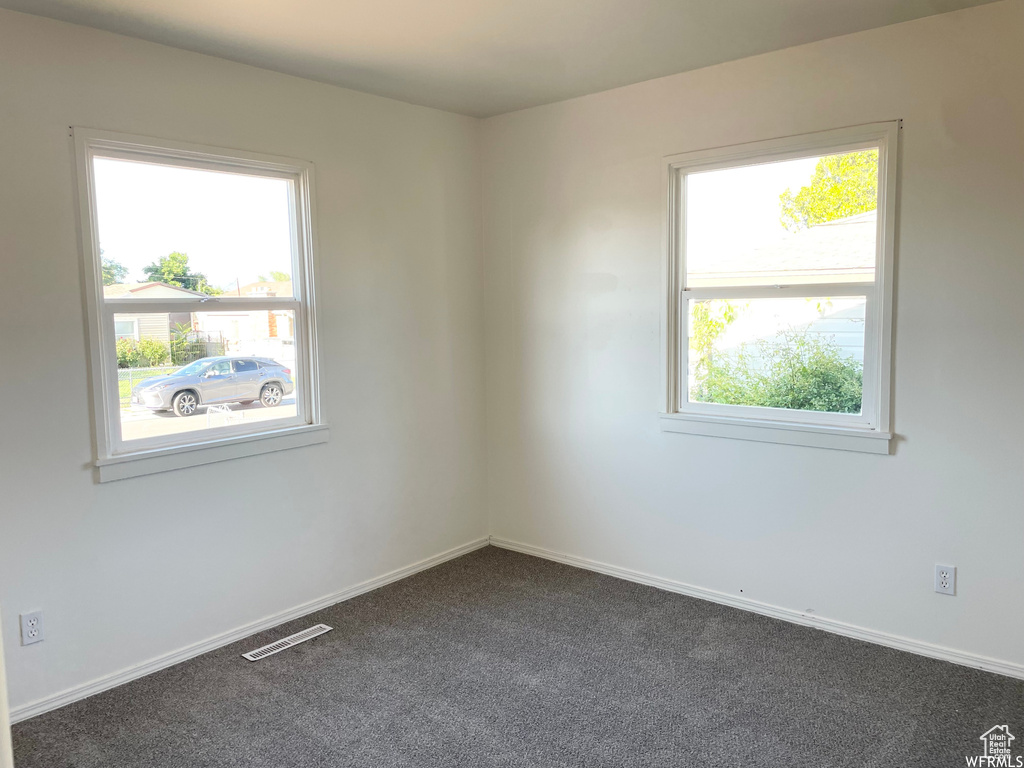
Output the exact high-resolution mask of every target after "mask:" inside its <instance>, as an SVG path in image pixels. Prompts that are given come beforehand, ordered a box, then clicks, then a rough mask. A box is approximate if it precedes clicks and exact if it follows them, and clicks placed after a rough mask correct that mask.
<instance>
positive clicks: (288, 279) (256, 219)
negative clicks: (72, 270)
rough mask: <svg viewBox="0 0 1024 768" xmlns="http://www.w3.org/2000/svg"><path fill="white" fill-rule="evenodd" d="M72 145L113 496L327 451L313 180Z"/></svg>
mask: <svg viewBox="0 0 1024 768" xmlns="http://www.w3.org/2000/svg"><path fill="white" fill-rule="evenodd" d="M74 135H75V146H76V155H77V163H78V177H79V185H80V189H79V192H80V195H79V197H80V202H81V206H82V210H81V221H82V236H83V254H84V256H85V259H86V262H87V264H86V266H87V269H86V273H87V275H88V278H89V281H90V285H89V290H88V292H87V308H88V314H89V322H90V358H91V368H92V377H93V393H94V400H95V403H94V407H95V411H96V424H97V439H96V444H97V445H96V454H97V461H96V464H97V467H98V474H99V479H100V481H101V482H102V481H106V480H116V479H120V478H124V477H131V476H135V475H140V474H148V473H151V472H159V471H166V470H169V469H176V468H180V467H186V466H194V465H197V464H202V463H208V462H211V461H220V460H224V459H230V458H236V457H239V456H246V455H251V454H255V453H265V452H267V451H272V450H279V449H282V448H290V447H296V446H300V445H308V444H311V443H315V442H323V441H324V440H326V430H325V427H324V425H323V423H322V421H321V415H320V407H319V398H318V392H317V381H318V375H317V354H316V313H315V308H314V296H315V293H314V290H313V286H314V282H313V279H314V258H313V257H314V253H313V242H314V230H313V222H312V211H313V203H312V194H313V190H312V167H311V166H310V165H309V164H308V163H305V162H302V161H297V160H290V159H286V158H277V157H267V156H258V155H252V154H249V153H235V152H229V151H225V150H221V149H213V148H207V147H195V146H186V145H181V144H173V143H166V142H158V141H155V140H152V139H144V138H139V137H132V136H125V135H122V134H113V133H107V132H99V131H92V130H83V129H75V131H74Z"/></svg>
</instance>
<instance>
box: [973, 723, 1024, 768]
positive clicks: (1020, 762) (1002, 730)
mask: <svg viewBox="0 0 1024 768" xmlns="http://www.w3.org/2000/svg"><path fill="white" fill-rule="evenodd" d="M978 738H979V739H981V741H982V743H983V744H984V745H985V748H984V752H983V753H982V754H981V755H975V756H974V757H968V758H967V765H968V766H969V768H1024V756H1022V755H1017V756H1016V757H1014V756H1013V755H1012V754H1011V753H1010V742H1012V741H1013V740H1014V739H1015V738H1017V737H1016V736H1014V735H1013V734H1012V733H1010V728H1009V726H1006V725H996V726H993V727H991V728H989V729H988V730H987V731H985V732H984V733H983V734H981V736H979V737H978Z"/></svg>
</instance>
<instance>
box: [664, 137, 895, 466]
mask: <svg viewBox="0 0 1024 768" xmlns="http://www.w3.org/2000/svg"><path fill="white" fill-rule="evenodd" d="M899 131H900V122H899V121H898V120H897V121H891V122H884V123H871V124H867V125H859V126H852V127H849V128H840V129H837V130H830V131H821V132H818V133H811V134H805V135H801V136H791V137H786V138H780V139H771V140H768V141H758V142H752V143H749V144H742V145H737V146H730V147H722V148H717V149H706V150H699V151H696V152H686V153H683V154H678V155H671V156H669V157H666V158H665V189H666V193H667V205H666V212H667V216H666V227H665V264H664V281H665V295H666V301H665V305H664V306H665V310H664V313H663V317H662V339H663V345H664V347H663V354H662V380H663V384H664V400H663V402H662V404H661V408H660V411H661V414H662V415H661V427H662V430H663V431H666V432H684V433H688V434H698V435H708V436H712V437H731V438H736V439H742V440H756V441H763V442H774V443H787V444H792V445H805V446H815V447H822V448H837V449H844V450H852V451H863V452H867V453H888V452H889V441H890V440H891V438H892V432H891V431H890V430H891V427H890V422H891V414H890V398H891V392H890V389H891V359H892V351H891V350H892V283H893V280H892V275H893V258H894V250H895V229H896V182H897V151H898V143H899ZM873 148H877V149H878V153H879V154H878V172H879V183H878V225H877V226H878V229H877V241H876V249H875V250H876V263H875V279H874V281H873V282H871V283H850V282H844V283H818V284H813V285H804V284H801V285H792V286H786V285H778V286H767V287H761V286H737V287H724V286H723V287H717V288H706V287H689V286H687V284H686V237H685V228H686V221H685V218H686V204H685V203H686V177H687V175H688V174H690V173H695V172H702V171H711V170H721V169H726V168H737V167H743V166H750V165H757V164H760V163H769V162H778V161H782V160H794V159H798V158H805V157H817V156H821V155H827V154H838V153H842V152H853V151H858V150H864V149H873ZM808 296H812V297H813V296H819V297H820V296H829V297H838V296H864V298H865V322H864V325H865V328H864V377H863V379H864V389H863V397H862V409H861V413H860V414H834V413H819V412H812V411H798V410H791V409H784V408H763V407H756V406H741V405H721V404H715V403H698V402H691V401H690V400H689V393H688V391H687V389H688V387H687V371H688V366H689V361H688V355H689V335H688V333H687V322H688V304H689V301H690V300H694V299H716V298H744V299H756V298H785V297H808Z"/></svg>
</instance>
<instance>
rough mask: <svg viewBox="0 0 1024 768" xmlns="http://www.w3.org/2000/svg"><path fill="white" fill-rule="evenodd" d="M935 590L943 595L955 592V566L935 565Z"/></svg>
mask: <svg viewBox="0 0 1024 768" xmlns="http://www.w3.org/2000/svg"><path fill="white" fill-rule="evenodd" d="M935 591H936V592H939V593H940V594H943V595H955V594H956V566H955V565H936V566H935Z"/></svg>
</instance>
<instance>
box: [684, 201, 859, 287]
mask: <svg viewBox="0 0 1024 768" xmlns="http://www.w3.org/2000/svg"><path fill="white" fill-rule="evenodd" d="M877 229H878V228H877V212H876V211H868V212H867V213H860V214H857V215H856V216H848V217H846V218H844V219H836V220H835V221H829V222H826V223H824V224H817V225H815V226H812V227H809V228H807V229H803V230H800V231H797V232H791V233H786V234H784V235H782V236H780V237H779V239H778V240H776V241H774V242H770V243H767V244H765V245H763V246H761V247H757V248H748V249H736V250H733V251H720V252H715V253H714V255H713V259H708V258H703V259H695V260H694V261H696V262H697V263H696V264H694V265H693V268H692V269H690V270H689V272H688V282H690V283H691V284H697V285H699V284H702V283H703V284H709V283H711V282H714V283H716V284H722V283H724V282H726V281H729V282H734V283H735V284H738V285H743V284H746V285H750V284H755V283H756V284H760V285H764V284H770V285H774V284H776V283H778V284H788V283H810V282H835V281H859V280H864V281H871V280H873V279H874V269H875V246H876V239H877ZM712 260H713V264H707V263H706V262H707V261H712ZM701 262H705V263H701Z"/></svg>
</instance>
